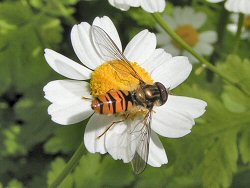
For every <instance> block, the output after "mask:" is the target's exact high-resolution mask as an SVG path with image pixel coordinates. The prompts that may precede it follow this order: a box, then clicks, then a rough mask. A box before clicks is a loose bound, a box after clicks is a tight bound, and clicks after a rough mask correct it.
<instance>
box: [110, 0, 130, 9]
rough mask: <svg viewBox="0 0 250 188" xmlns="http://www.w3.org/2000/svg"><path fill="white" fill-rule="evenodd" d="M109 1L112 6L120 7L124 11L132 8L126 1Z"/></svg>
mask: <svg viewBox="0 0 250 188" xmlns="http://www.w3.org/2000/svg"><path fill="white" fill-rule="evenodd" d="M108 1H109V3H110V4H111V5H112V6H114V7H116V8H118V9H120V10H123V11H127V10H128V9H129V8H130V6H129V5H127V4H126V3H125V4H124V3H118V2H117V0H108Z"/></svg>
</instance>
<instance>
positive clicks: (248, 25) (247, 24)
mask: <svg viewBox="0 0 250 188" xmlns="http://www.w3.org/2000/svg"><path fill="white" fill-rule="evenodd" d="M244 26H245V28H246V29H249V30H250V16H247V17H246V18H245V20H244Z"/></svg>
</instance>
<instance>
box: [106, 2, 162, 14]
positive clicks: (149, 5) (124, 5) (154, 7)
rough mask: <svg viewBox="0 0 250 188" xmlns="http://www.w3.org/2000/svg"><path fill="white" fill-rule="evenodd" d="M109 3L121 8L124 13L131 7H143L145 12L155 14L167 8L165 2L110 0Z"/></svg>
mask: <svg viewBox="0 0 250 188" xmlns="http://www.w3.org/2000/svg"><path fill="white" fill-rule="evenodd" d="M108 1H109V3H110V4H111V5H112V6H114V7H116V8H119V9H121V10H123V11H127V10H128V9H129V8H130V7H139V6H141V7H142V8H143V9H144V10H145V11H147V12H150V13H154V12H163V10H164V9H165V6H166V2H165V0H108Z"/></svg>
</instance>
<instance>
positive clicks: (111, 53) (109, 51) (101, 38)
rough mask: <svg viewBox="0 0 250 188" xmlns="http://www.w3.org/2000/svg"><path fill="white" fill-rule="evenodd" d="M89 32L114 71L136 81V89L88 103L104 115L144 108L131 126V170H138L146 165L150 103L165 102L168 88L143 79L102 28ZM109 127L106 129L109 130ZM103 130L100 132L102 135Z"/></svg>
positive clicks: (105, 96) (101, 96) (107, 94)
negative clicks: (134, 135)
mask: <svg viewBox="0 0 250 188" xmlns="http://www.w3.org/2000/svg"><path fill="white" fill-rule="evenodd" d="M91 34H92V39H93V42H94V44H95V48H96V50H97V51H98V52H99V54H100V55H101V57H102V58H103V59H104V60H107V62H109V64H110V65H111V67H112V68H113V69H114V70H115V71H116V72H117V73H120V74H123V75H124V74H126V75H131V76H132V77H134V78H135V79H137V80H138V81H139V84H138V86H137V88H136V89H135V90H133V91H124V90H118V91H113V90H112V91H109V92H107V93H106V94H104V95H100V96H98V97H96V98H95V99H94V100H92V105H91V107H92V109H93V110H94V111H95V112H97V113H100V114H106V115H110V114H118V113H124V112H128V111H130V110H133V108H135V107H138V106H139V107H141V108H144V109H146V110H147V113H146V114H145V115H143V117H142V119H141V120H140V121H139V123H138V124H136V128H134V129H133V130H131V134H133V132H137V135H138V136H137V138H136V139H137V142H136V144H135V146H133V147H134V152H133V153H134V154H133V156H132V160H131V163H132V167H133V170H134V172H135V173H136V174H139V173H141V172H142V171H143V170H144V169H145V168H146V165H147V161H148V154H149V141H150V132H151V127H150V123H151V113H152V110H153V107H154V106H161V105H163V104H165V103H166V101H167V99H168V91H167V89H166V88H165V86H164V85H163V84H161V83H159V82H155V83H154V84H152V85H150V84H147V83H145V82H144V81H143V80H142V78H141V77H140V75H139V74H138V73H137V72H136V71H135V69H134V68H133V66H132V65H131V64H130V62H129V61H128V60H127V59H126V57H125V56H124V55H123V53H122V52H121V51H120V50H119V48H118V47H117V45H116V44H115V42H114V41H113V40H112V39H111V38H110V36H109V35H108V34H107V33H106V32H105V31H104V30H103V29H102V28H100V27H98V26H92V28H91ZM110 60H115V61H110ZM115 123H116V122H114V123H113V124H112V125H110V127H111V126H113V125H114V124H115ZM110 127H109V128H110ZM109 128H108V129H109ZM108 129H107V130H106V131H108ZM106 131H105V132H104V133H103V134H102V135H104V134H105V133H106ZM102 135H100V136H102ZM100 136H99V137H100Z"/></svg>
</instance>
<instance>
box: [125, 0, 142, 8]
mask: <svg viewBox="0 0 250 188" xmlns="http://www.w3.org/2000/svg"><path fill="white" fill-rule="evenodd" d="M122 1H124V0H122ZM125 1H126V3H127V4H128V5H130V6H132V7H138V6H140V0H125Z"/></svg>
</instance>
